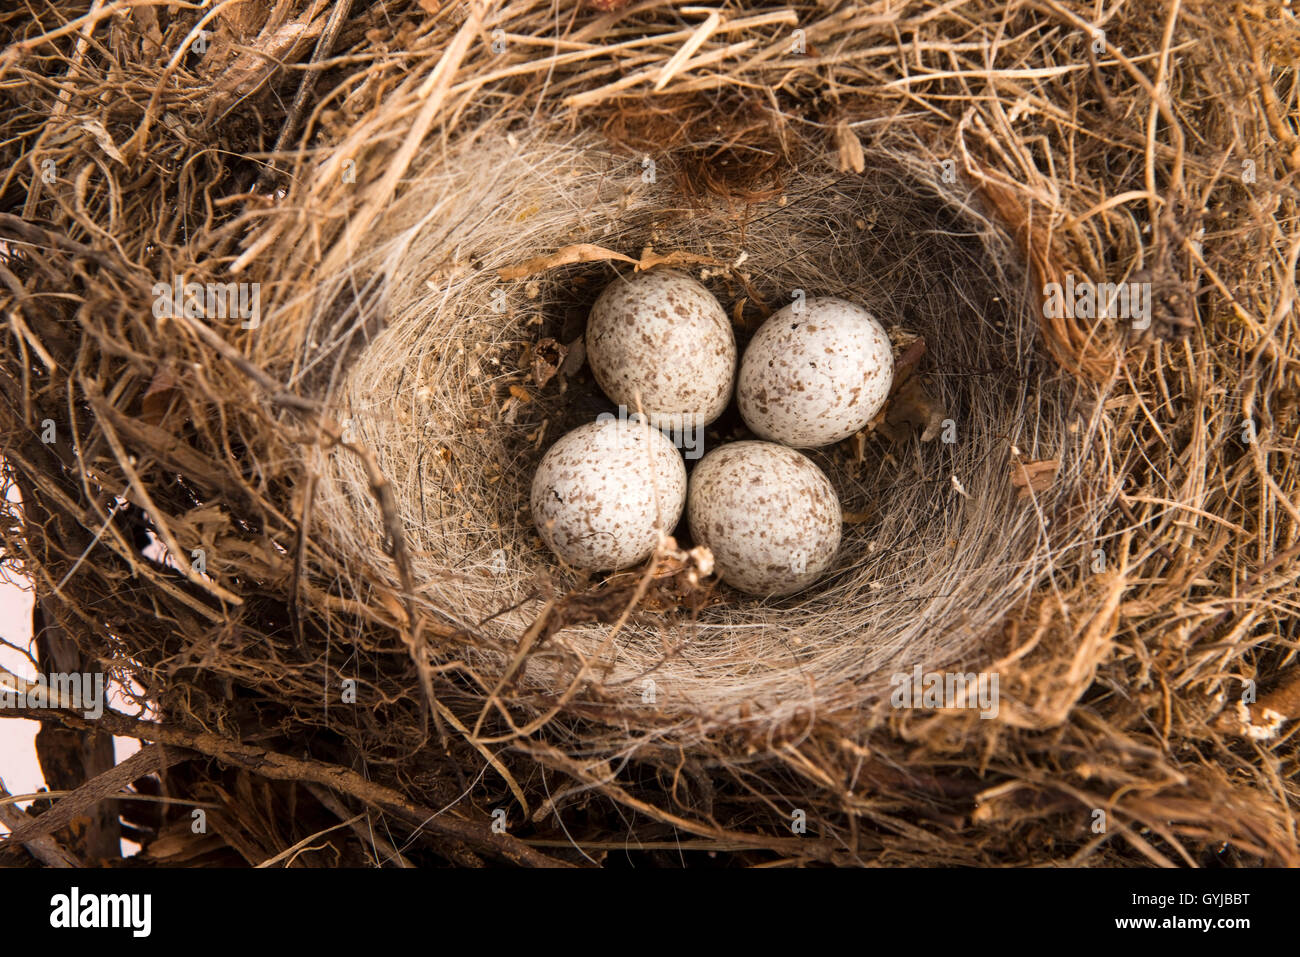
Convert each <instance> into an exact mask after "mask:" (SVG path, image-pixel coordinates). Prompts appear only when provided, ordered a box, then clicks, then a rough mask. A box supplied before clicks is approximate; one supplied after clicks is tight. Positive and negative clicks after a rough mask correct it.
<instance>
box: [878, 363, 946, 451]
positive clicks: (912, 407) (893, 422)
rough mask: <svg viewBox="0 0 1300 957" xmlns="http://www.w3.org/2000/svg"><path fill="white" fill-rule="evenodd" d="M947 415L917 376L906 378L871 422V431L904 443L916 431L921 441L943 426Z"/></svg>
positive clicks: (931, 438) (934, 436) (934, 435)
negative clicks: (881, 414) (882, 410)
mask: <svg viewBox="0 0 1300 957" xmlns="http://www.w3.org/2000/svg"><path fill="white" fill-rule="evenodd" d="M947 417H948V414H947V412H946V410H945V409H944V408H943V406H942V405H940V403H939V400H938V399H936V398H935V397H934V396H932V395H931V394H930V393H929V391H927V390H926V388H925V386H923V385H922V384H921V381H920V380H919V379H914V378H909V379H908V380H907V381H906V382H905V383H904V384H903V386H902V388H900V389H899V390H898V391H897V392H895V393H894V395H893V397H892V398H891V399H890V400H889V404H888V405H887V406H886V407H885V409H884V412H883V418H882V417H881V416H877V417H876V418H875V419H874V420H873V422H874V423H875V430H876V431H877V432H879V433H880V434H881V435H882V436H884V437H885V438H886V439H888V440H889V441H890V442H895V443H901V442H906V441H907V440H908V439H910V438H911V437H912V435H913V434H914V433H915V432H917V431H918V430H919V431H920V432H921V441H922V442H931V441H933V440H934V439H935V438H937V437H938V435H939V433H940V432H941V431H942V429H943V420H944V419H946V418H947Z"/></svg>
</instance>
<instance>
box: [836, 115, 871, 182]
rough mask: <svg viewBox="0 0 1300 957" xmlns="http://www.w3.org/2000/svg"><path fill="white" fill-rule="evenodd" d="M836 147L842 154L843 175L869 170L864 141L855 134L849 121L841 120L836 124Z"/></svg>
mask: <svg viewBox="0 0 1300 957" xmlns="http://www.w3.org/2000/svg"><path fill="white" fill-rule="evenodd" d="M835 145H836V147H837V148H838V149H839V153H840V172H841V173H847V172H849V171H850V170H852V171H853V172H855V173H861V172H862V171H863V170H865V169H866V168H867V165H866V157H865V156H864V155H863V153H862V141H861V140H859V139H858V135H857V134H856V133H854V132H853V128H852V127H851V126H849V121H848V120H840V121H839V122H838V123H836V124H835Z"/></svg>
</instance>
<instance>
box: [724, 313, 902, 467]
mask: <svg viewBox="0 0 1300 957" xmlns="http://www.w3.org/2000/svg"><path fill="white" fill-rule="evenodd" d="M893 381H894V352H893V349H892V347H891V346H890V344H889V336H888V335H887V334H886V333H885V330H884V328H883V327H882V326H881V325H880V323H879V322H877V321H876V318H875V317H874V316H873V315H872V314H871V313H870V312H868V311H867V310H866V309H863V308H862V307H861V306H858V305H855V304H854V303H851V302H846V301H845V300H843V299H834V298H830V297H824V298H817V299H809V300H807V301H806V302H804V303H802V304H800V303H792V304H791V305H789V306H786V307H785V308H783V309H780V310H778V311H777V312H775V313H773V314H772V315H771V317H769V318H768V320H767V321H766V322H764V323H763V324H762V325H761V326H759V328H758V331H757V332H756V333H754V338H753V340H752V341H751V342H750V344H749V347H748V348H747V349H746V350H745V355H744V357H743V358H742V359H741V363H740V375H739V377H738V379H737V382H736V403H737V405H738V406H739V407H740V415H741V417H742V418H743V419H744V420H745V424H746V425H748V426H749V428H750V429H751V430H752V431H753V432H754V434H755V435H757V436H758V437H759V438H763V439H768V440H769V441H772V442H781V443H782V444H784V445H788V446H791V447H792V448H796V449H810V448H819V447H820V446H823V445H830V444H832V443H834V442H839V441H841V440H843V439H847V438H848V437H849V436H850V435H852V434H853V433H854V432H857V431H859V430H861V429H862V428H863V427H864V426H866V424H867V423H868V422H870V421H871V420H872V419H873V418H874V417H875V415H876V413H878V412H879V411H880V410H881V408H883V407H884V404H885V399H887V398H888V397H889V389H890V387H891V386H892V385H893Z"/></svg>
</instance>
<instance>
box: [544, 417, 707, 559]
mask: <svg viewBox="0 0 1300 957" xmlns="http://www.w3.org/2000/svg"><path fill="white" fill-rule="evenodd" d="M530 501H531V506H532V512H533V522H534V524H535V525H536V526H537V531H538V532H539V533H540V534H541V536H542V541H544V542H545V543H546V544H547V546H548V547H549V548H550V549H551V551H553V552H555V554H556V555H558V556H559V557H560V558H562V559H563V560H564V561H565V562H567V563H568V564H570V565H572V566H574V567H576V568H584V569H588V570H593V571H595V570H607V569H617V568H627V567H628V566H630V565H635V564H636V563H638V562H640V561H642V560H644V559H645V558H647V557H649V555H650V553H651V552H653V551H654V549H655V545H656V544H658V542H659V532H658V530H659V529H660V528H662V529H663V530H664V531H665V532H671V531H672V530H673V527H674V526H675V525H676V524H677V521H678V519H680V518H681V516H682V507H683V505H684V504H685V501H686V465H685V463H684V462H683V461H682V456H681V453H680V452H678V451H677V449H676V448H674V447H673V444H672V442H670V441H669V440H668V438H667V437H666V436H665V435H664V434H663V433H662V432H660V431H659V430H658V429H653V428H651V427H650V426H649V425H647V424H646V423H645V422H643V421H641V420H640V419H632V420H630V421H629V420H625V419H619V418H615V417H613V416H611V415H604V416H601V417H600V418H599V419H597V421H595V422H590V423H588V424H587V425H582V426H579V427H578V428H576V429H574V430H573V431H572V432H569V433H567V434H566V435H564V436H562V437H561V438H560V440H559V441H558V442H556V443H555V444H554V445H553V446H551V448H550V449H549V450H548V451H547V453H546V454H545V455H544V456H542V461H541V463H540V464H539V465H538V466H537V474H536V475H535V476H533V487H532V495H531V499H530Z"/></svg>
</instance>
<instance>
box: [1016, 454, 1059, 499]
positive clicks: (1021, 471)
mask: <svg viewBox="0 0 1300 957" xmlns="http://www.w3.org/2000/svg"><path fill="white" fill-rule="evenodd" d="M1060 467H1061V460H1060V459H1041V460H1039V461H1037V462H1013V463H1012V464H1011V484H1012V485H1014V486H1015V487H1016V488H1018V489H1020V497H1021V498H1028V497H1029V496H1030V495H1031V494H1036V493H1039V492H1046V491H1047V490H1048V489H1049V488H1051V487H1052V480H1053V479H1055V478H1056V470H1057V469H1059V468H1060Z"/></svg>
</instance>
